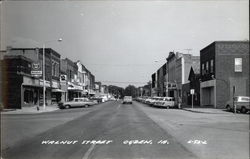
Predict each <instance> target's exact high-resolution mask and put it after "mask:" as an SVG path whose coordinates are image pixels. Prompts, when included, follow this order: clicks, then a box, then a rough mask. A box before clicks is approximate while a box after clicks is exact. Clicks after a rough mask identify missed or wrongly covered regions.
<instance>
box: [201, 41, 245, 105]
mask: <svg viewBox="0 0 250 159" xmlns="http://www.w3.org/2000/svg"><path fill="white" fill-rule="evenodd" d="M200 70H201V84H200V94H201V95H200V102H201V105H202V106H212V107H214V108H225V104H226V102H227V101H228V100H230V98H233V95H242V96H249V42H248V41H215V42H213V43H211V44H210V45H208V46H207V47H205V48H204V49H202V50H201V51H200ZM234 90H235V92H234Z"/></svg>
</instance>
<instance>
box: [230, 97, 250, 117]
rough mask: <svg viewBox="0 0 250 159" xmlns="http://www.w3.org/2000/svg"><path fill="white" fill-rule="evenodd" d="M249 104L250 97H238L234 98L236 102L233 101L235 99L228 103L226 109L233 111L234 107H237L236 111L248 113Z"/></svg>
mask: <svg viewBox="0 0 250 159" xmlns="http://www.w3.org/2000/svg"><path fill="white" fill-rule="evenodd" d="M249 102H250V97H247V96H236V97H234V101H233V99H231V100H229V101H228V102H227V103H226V108H227V110H228V111H233V110H234V108H235V107H234V105H235V106H236V110H240V112H241V113H247V111H249V110H250V106H249ZM233 103H234V105H233Z"/></svg>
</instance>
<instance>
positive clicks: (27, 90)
mask: <svg viewBox="0 0 250 159" xmlns="http://www.w3.org/2000/svg"><path fill="white" fill-rule="evenodd" d="M15 56H17V57H24V58H25V59H26V61H27V59H29V61H30V64H29V65H27V66H25V67H32V68H33V66H34V64H37V66H39V68H42V65H43V64H42V61H43V49H41V48H11V47H7V51H6V53H5V55H4V58H5V57H6V60H7V61H8V62H7V63H6V64H7V66H6V67H7V68H8V67H10V66H8V64H9V63H12V62H10V61H11V60H12V61H14V62H18V61H16V59H15V58H14V57H15ZM10 57H11V58H10ZM13 65H15V64H14V63H13ZM18 67H19V66H18ZM20 67H24V66H20ZM59 70H60V54H58V53H57V52H56V51H54V50H53V49H51V48H45V87H46V93H45V95H46V96H45V99H46V104H49V105H50V104H52V103H53V102H58V101H60V94H59V95H56V93H54V92H53V91H52V90H55V89H59V88H60V83H59V79H60V71H59ZM41 73H42V69H41ZM11 75H13V76H15V75H14V74H11ZM21 75H22V78H17V80H20V79H21V80H20V82H21V86H20V88H21V89H22V90H21V91H22V92H23V96H21V97H22V99H21V103H19V106H16V107H19V108H21V107H23V106H33V105H42V104H43V91H42V87H43V79H42V74H40V75H38V76H34V74H32V72H29V74H25V75H23V74H21ZM17 83H19V81H18V82H17Z"/></svg>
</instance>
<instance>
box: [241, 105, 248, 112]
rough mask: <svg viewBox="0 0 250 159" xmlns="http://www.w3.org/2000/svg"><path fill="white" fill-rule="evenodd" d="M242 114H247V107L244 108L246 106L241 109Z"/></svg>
mask: <svg viewBox="0 0 250 159" xmlns="http://www.w3.org/2000/svg"><path fill="white" fill-rule="evenodd" d="M240 112H241V113H243V114H246V113H247V109H246V107H244V106H243V107H241V109H240Z"/></svg>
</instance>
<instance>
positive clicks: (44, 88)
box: [43, 38, 62, 109]
mask: <svg viewBox="0 0 250 159" xmlns="http://www.w3.org/2000/svg"><path fill="white" fill-rule="evenodd" d="M57 41H58V42H61V41H62V38H59V39H58V40H57ZM49 42H53V41H46V42H44V43H43V109H45V108H46V104H45V92H46V87H45V44H46V43H49Z"/></svg>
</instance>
